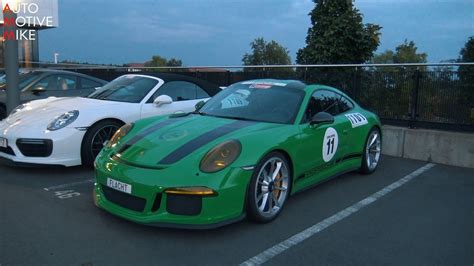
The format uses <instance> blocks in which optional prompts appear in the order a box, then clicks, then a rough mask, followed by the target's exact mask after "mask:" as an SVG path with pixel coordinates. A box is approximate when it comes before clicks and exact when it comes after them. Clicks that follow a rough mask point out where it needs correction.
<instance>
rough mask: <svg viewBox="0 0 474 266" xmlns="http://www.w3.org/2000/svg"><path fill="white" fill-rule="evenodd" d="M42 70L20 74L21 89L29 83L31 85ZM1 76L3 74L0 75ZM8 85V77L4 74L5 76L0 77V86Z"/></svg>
mask: <svg viewBox="0 0 474 266" xmlns="http://www.w3.org/2000/svg"><path fill="white" fill-rule="evenodd" d="M41 74H42V73H41V72H28V73H23V74H21V73H20V75H19V76H18V81H19V84H18V85H19V87H20V90H23V89H24V88H25V87H26V86H27V85H29V84H30V83H31V82H32V81H33V80H35V79H36V78H37V77H38V76H39V75H41ZM0 77H1V75H0ZM5 85H6V77H5V76H3V78H0V86H1V87H5Z"/></svg>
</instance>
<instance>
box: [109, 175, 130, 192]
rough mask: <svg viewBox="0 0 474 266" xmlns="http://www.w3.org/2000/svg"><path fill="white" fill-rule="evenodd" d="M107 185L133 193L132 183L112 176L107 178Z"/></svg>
mask: <svg viewBox="0 0 474 266" xmlns="http://www.w3.org/2000/svg"><path fill="white" fill-rule="evenodd" d="M107 186H108V187H110V188H113V189H116V190H118V191H122V192H125V193H128V194H132V185H130V184H126V183H123V182H120V181H117V180H114V179H112V178H107Z"/></svg>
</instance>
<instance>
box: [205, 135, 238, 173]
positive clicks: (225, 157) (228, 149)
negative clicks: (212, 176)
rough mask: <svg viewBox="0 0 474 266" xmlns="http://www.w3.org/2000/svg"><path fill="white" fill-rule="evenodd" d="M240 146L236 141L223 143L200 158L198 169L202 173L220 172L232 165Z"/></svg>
mask: <svg viewBox="0 0 474 266" xmlns="http://www.w3.org/2000/svg"><path fill="white" fill-rule="evenodd" d="M241 150H242V145H241V144H240V142H239V141H237V140H229V141H226V142H223V143H221V144H219V145H217V146H216V147H214V148H213V149H212V150H210V151H209V152H207V154H206V155H205V156H204V157H203V158H202V160H201V163H200V165H199V169H201V171H203V172H204V173H214V172H217V171H220V170H222V169H224V168H226V167H227V166H229V165H230V164H231V163H233V162H234V161H235V160H236V159H237V158H238V157H239V155H240V151H241Z"/></svg>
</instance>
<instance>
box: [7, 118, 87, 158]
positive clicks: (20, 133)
mask: <svg viewBox="0 0 474 266" xmlns="http://www.w3.org/2000/svg"><path fill="white" fill-rule="evenodd" d="M84 135H85V131H80V130H77V129H75V128H67V127H66V128H62V129H60V130H57V131H48V130H46V129H39V128H34V127H28V126H19V125H14V124H7V123H6V122H5V121H1V122H0V137H3V138H6V139H7V140H8V147H7V148H1V149H0V158H1V159H2V161H5V162H8V163H10V164H12V165H27V166H30V165H62V166H74V165H80V164H81V144H82V139H83V137H84ZM22 140H26V141H29V142H30V146H31V145H33V147H34V145H35V144H34V142H35V141H36V142H37V143H38V142H39V144H40V145H38V144H37V147H41V148H38V149H34V148H33V149H31V148H29V146H27V145H24V144H23V143H22ZM19 145H23V147H19ZM43 149H44V150H43Z"/></svg>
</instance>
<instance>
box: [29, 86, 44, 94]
mask: <svg viewBox="0 0 474 266" xmlns="http://www.w3.org/2000/svg"><path fill="white" fill-rule="evenodd" d="M45 91H46V88H45V87H43V86H37V87H34V88H33V89H32V90H31V92H33V94H34V95H38V94H40V93H42V92H45Z"/></svg>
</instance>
